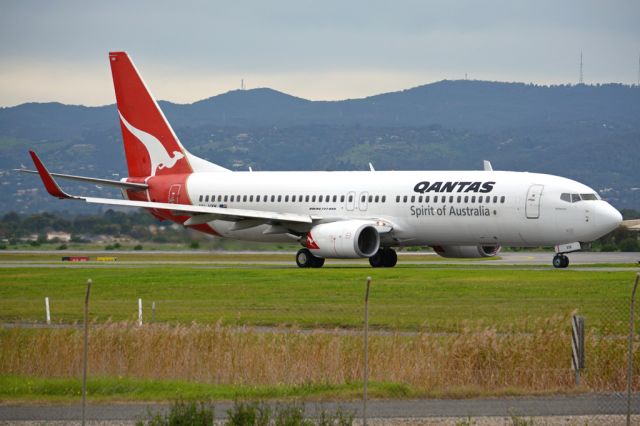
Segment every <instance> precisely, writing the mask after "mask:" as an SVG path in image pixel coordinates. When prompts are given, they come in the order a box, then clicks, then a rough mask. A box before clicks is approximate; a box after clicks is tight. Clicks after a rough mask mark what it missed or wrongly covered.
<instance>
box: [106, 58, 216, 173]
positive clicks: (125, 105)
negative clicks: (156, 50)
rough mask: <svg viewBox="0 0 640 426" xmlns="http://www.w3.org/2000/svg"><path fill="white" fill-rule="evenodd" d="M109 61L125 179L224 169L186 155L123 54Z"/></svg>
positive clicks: (134, 68)
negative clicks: (124, 165) (125, 164)
mask: <svg viewBox="0 0 640 426" xmlns="http://www.w3.org/2000/svg"><path fill="white" fill-rule="evenodd" d="M109 62H110V64H111V74H112V76H113V86H114V89H115V92H116V101H117V104H118V114H119V115H120V126H121V128H122V138H123V141H124V152H125V155H126V158H127V167H128V170H129V176H132V177H144V176H156V175H163V174H177V173H192V172H194V171H223V170H226V169H224V168H222V167H220V166H216V165H215V164H212V163H209V162H207V161H205V160H202V159H200V158H198V157H195V156H193V155H191V154H190V153H189V152H187V150H186V149H185V148H184V147H183V146H182V144H181V143H180V141H179V140H178V137H177V136H176V134H175V133H174V131H173V129H172V128H171V125H170V124H169V122H168V121H167V119H166V117H165V116H164V114H163V113H162V110H161V109H160V107H159V106H158V103H157V102H156V101H155V99H154V98H153V96H152V95H151V93H150V92H149V90H148V89H147V86H146V85H145V84H144V81H143V80H142V77H140V74H139V73H138V70H137V69H136V67H135V65H134V64H133V62H132V61H131V59H130V58H129V55H127V53H126V52H111V53H109Z"/></svg>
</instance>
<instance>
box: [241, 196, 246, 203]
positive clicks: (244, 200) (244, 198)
mask: <svg viewBox="0 0 640 426" xmlns="http://www.w3.org/2000/svg"><path fill="white" fill-rule="evenodd" d="M242 201H243V202H245V203H246V202H247V196H246V195H243V196H242Z"/></svg>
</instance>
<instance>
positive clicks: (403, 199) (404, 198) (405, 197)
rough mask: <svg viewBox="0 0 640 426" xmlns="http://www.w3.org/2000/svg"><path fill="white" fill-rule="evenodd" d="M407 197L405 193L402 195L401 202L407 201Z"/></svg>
mask: <svg viewBox="0 0 640 426" xmlns="http://www.w3.org/2000/svg"><path fill="white" fill-rule="evenodd" d="M407 198H408V197H407V196H406V195H405V196H404V197H402V202H403V203H406V202H407Z"/></svg>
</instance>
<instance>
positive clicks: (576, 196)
mask: <svg viewBox="0 0 640 426" xmlns="http://www.w3.org/2000/svg"><path fill="white" fill-rule="evenodd" d="M578 201H580V194H571V202H572V203H577V202H578Z"/></svg>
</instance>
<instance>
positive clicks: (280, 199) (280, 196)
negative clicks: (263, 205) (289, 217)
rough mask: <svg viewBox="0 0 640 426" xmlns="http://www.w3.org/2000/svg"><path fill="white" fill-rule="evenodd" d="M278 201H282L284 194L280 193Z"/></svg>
mask: <svg viewBox="0 0 640 426" xmlns="http://www.w3.org/2000/svg"><path fill="white" fill-rule="evenodd" d="M278 202H279V203H280V202H282V195H278Z"/></svg>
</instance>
